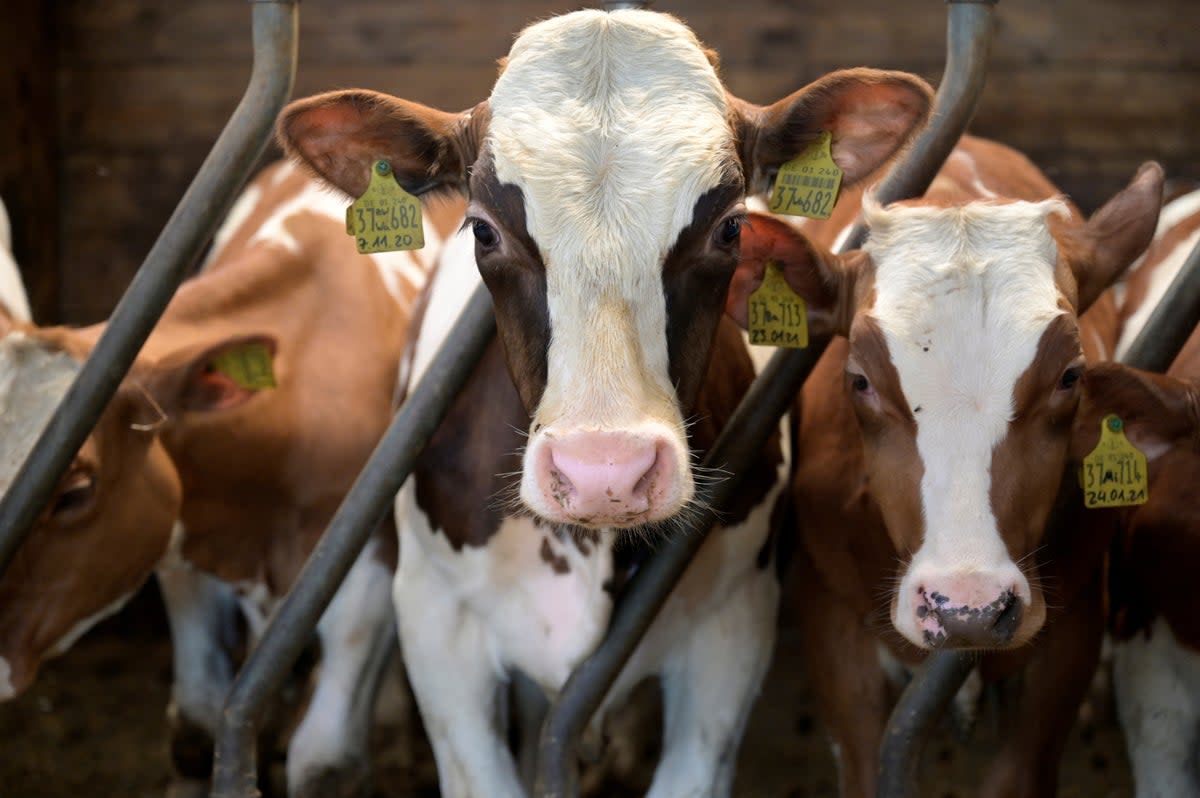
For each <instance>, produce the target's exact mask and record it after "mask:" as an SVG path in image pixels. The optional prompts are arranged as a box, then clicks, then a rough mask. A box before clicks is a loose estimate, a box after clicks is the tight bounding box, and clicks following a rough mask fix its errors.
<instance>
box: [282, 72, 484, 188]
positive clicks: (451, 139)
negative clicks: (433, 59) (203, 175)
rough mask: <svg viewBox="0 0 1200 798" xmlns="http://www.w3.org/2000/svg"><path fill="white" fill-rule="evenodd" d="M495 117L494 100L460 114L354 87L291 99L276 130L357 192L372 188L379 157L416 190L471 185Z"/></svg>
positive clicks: (325, 174)
mask: <svg viewBox="0 0 1200 798" xmlns="http://www.w3.org/2000/svg"><path fill="white" fill-rule="evenodd" d="M487 118H488V113H487V104H486V103H480V104H479V105H478V106H476V107H475V108H473V109H471V110H470V111H464V112H462V113H457V114H456V113H447V112H445V111H439V110H437V109H435V108H430V107H428V106H425V105H421V104H420V103H415V102H410V101H408V100H401V99H399V98H397V97H392V96H390V95H387V94H381V93H379V92H374V91H366V90H364V89H352V90H348V91H334V92H329V93H327V94H318V95H316V96H313V97H307V98H305V99H303V100H297V101H295V102H293V103H291V104H290V105H288V106H287V107H286V108H284V109H283V112H282V113H281V114H280V115H279V122H278V125H277V126H276V136H277V138H278V140H279V144H280V146H282V147H283V149H284V151H285V152H286V153H287V154H288V155H289V156H291V157H293V158H296V159H298V160H300V161H302V162H303V163H304V164H306V165H307V166H308V167H309V168H310V169H311V170H312V171H313V172H315V173H316V174H317V175H318V176H319V177H320V178H321V179H322V180H324V181H325V182H327V183H329V184H330V185H333V186H336V187H337V188H339V189H341V190H342V191H343V192H345V193H346V194H347V195H349V196H351V197H359V196H362V194H363V192H364V191H366V189H367V183H368V182H369V180H370V176H371V168H372V166H373V164H374V163H375V162H376V161H379V160H386V161H388V162H389V163H390V164H391V167H392V172H393V174H395V175H396V179H397V180H398V181H399V183H400V185H401V186H403V187H404V188H406V189H408V190H410V191H413V190H416V189H417V188H454V189H459V190H465V188H466V180H467V168H468V167H469V166H470V165H471V164H473V163H474V162H475V159H476V157H477V156H478V146H479V142H481V141H482V140H483V134H484V132H485V130H486V126H487Z"/></svg>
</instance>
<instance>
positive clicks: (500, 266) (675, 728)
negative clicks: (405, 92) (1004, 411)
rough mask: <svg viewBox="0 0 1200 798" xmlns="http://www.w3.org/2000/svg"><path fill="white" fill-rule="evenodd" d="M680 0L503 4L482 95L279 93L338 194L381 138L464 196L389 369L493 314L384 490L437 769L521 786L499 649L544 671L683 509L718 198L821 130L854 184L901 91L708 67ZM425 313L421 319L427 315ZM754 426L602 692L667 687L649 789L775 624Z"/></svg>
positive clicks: (716, 266) (485, 786)
mask: <svg viewBox="0 0 1200 798" xmlns="http://www.w3.org/2000/svg"><path fill="white" fill-rule="evenodd" d="M714 63H715V60H714V58H712V57H711V56H710V54H709V53H707V52H706V50H705V49H704V47H703V46H702V45H701V44H700V43H699V42H698V41H697V39H696V37H695V35H694V34H693V33H692V32H691V31H690V30H689V29H688V28H687V27H686V26H685V25H684V24H683V23H681V22H680V21H678V20H676V19H675V18H673V17H670V16H668V15H664V14H658V13H654V12H648V11H640V10H622V11H614V12H612V13H605V12H602V11H580V12H575V13H572V14H566V15H563V16H559V17H555V18H552V19H549V20H546V21H543V22H539V23H537V24H534V25H531V26H530V27H528V28H526V29H525V30H524V31H523V32H522V33H521V34H520V35H519V36H518V37H517V39H516V40H515V43H514V44H513V47H512V50H511V52H510V53H509V55H508V57H507V58H506V59H505V60H504V61H503V62H502V64H503V66H502V70H501V73H500V76H499V78H498V79H497V81H496V84H495V86H494V88H493V89H492V92H491V94H490V96H489V98H488V100H486V101H485V102H483V103H480V104H479V105H477V106H475V107H474V108H472V109H470V110H468V111H465V112H463V113H457V114H456V113H447V112H443V111H439V110H435V109H433V108H429V107H427V106H423V105H419V104H417V103H413V102H409V101H405V100H401V99H398V98H394V97H390V96H387V95H383V94H379V93H375V92H370V91H364V90H352V91H341V92H333V93H329V94H324V95H319V96H316V97H311V98H307V99H304V100H300V101H298V102H295V103H293V104H292V105H290V106H289V107H288V108H286V109H285V110H284V113H283V114H282V116H281V119H280V122H279V138H280V140H281V143H282V144H283V146H284V147H285V149H286V150H287V152H288V153H289V154H291V155H292V156H293V157H294V158H296V159H298V160H300V161H302V162H303V163H305V164H306V165H307V166H308V167H309V168H310V169H312V170H313V171H314V172H316V173H317V174H318V175H320V176H321V177H322V178H323V179H325V180H326V181H328V182H329V183H330V184H331V185H334V186H336V187H338V188H340V189H341V190H342V191H344V192H345V193H346V194H348V195H351V196H356V195H359V194H361V193H362V192H363V191H364V189H365V188H366V185H367V178H368V175H369V174H370V170H371V168H372V166H373V164H374V163H375V162H377V161H378V160H384V161H387V162H388V164H390V169H391V172H392V173H393V174H395V175H396V176H397V179H398V180H399V181H400V183H401V185H403V186H406V187H408V188H410V189H412V190H416V189H417V188H421V187H424V188H427V189H432V190H438V189H441V190H446V191H458V192H464V193H466V194H467V195H468V196H469V198H470V204H469V206H468V209H467V217H466V220H465V224H464V228H465V232H464V234H463V235H462V236H460V237H458V238H455V239H453V240H452V241H451V242H450V243H449V244H448V245H447V249H446V251H445V253H444V258H443V263H442V264H441V266H440V267H439V271H438V274H437V276H436V277H435V279H434V281H433V283H432V286H431V289H430V291H431V293H430V295H429V300H428V305H427V307H426V310H425V315H424V317H423V321H422V324H421V327H420V331H419V333H418V335H417V349H416V352H415V353H414V358H413V375H414V376H413V379H419V377H420V375H421V374H422V373H423V372H424V370H425V369H426V368H427V367H428V363H429V360H430V358H431V356H432V353H433V352H434V351H435V350H436V349H437V347H438V345H439V344H441V343H442V342H443V340H445V339H446V337H447V333H448V330H449V329H450V324H451V321H452V320H453V319H454V318H455V317H456V314H457V311H458V309H459V308H461V307H462V304H463V303H464V302H465V299H466V297H467V296H468V295H469V293H470V289H471V288H472V287H473V286H474V285H476V284H477V283H478V282H479V281H480V280H482V282H483V284H485V285H486V286H487V288H488V290H489V291H490V292H491V295H492V299H493V302H494V306H495V314H496V324H497V327H498V330H499V335H498V342H497V343H495V344H494V345H493V346H492V347H491V348H490V349H488V350H487V352H486V353H485V354H484V356H483V359H482V360H481V362H480V363H479V364H478V365H477V366H476V368H475V370H474V372H473V373H472V375H471V377H470V379H469V380H468V383H467V385H466V387H465V388H464V390H463V393H462V394H461V395H460V396H459V397H458V398H457V399H456V400H455V401H454V402H453V404H452V405H451V407H450V408H449V412H448V415H447V417H446V419H445V421H444V422H443V423H442V425H441V426H440V428H439V429H438V431H437V432H436V433H435V435H434V436H433V439H432V440H431V442H430V444H429V446H428V447H427V449H426V450H425V452H424V453H423V454H422V456H421V458H420V460H419V462H418V463H417V466H416V468H415V470H414V473H413V478H412V479H410V480H409V481H408V482H407V483H406V485H405V487H404V488H403V489H402V490H401V492H400V494H399V496H398V497H397V500H396V514H395V515H396V523H397V526H398V528H399V534H400V541H401V543H400V561H399V565H398V568H397V573H396V580H395V586H394V600H395V606H396V612H397V616H398V621H399V627H400V637H401V641H402V645H401V650H402V652H403V655H404V659H405V662H406V664H407V666H408V671H409V678H410V681H411V683H412V685H413V691H414V694H415V695H416V697H417V702H418V705H419V707H420V710H421V714H422V717H423V719H424V722H425V726H426V729H427V731H428V733H429V735H430V738H431V740H432V743H433V748H434V753H435V757H436V759H437V764H438V773H439V780H440V783H441V791H442V795H444V796H447V798H461V797H462V796H483V795H486V796H497V797H502V798H509V797H510V796H518V795H523V794H524V792H523V790H522V787H521V785H520V782H519V778H518V776H517V773H516V767H515V765H514V762H513V758H512V755H511V753H510V752H509V750H508V749H507V747H506V745H505V741H504V737H503V735H502V734H501V733H500V732H499V731H497V727H496V724H495V722H494V717H493V715H494V713H495V711H496V707H497V705H496V701H495V695H496V692H497V690H498V689H499V687H500V686H501V685H502V684H503V683H504V682H505V681H506V680H507V679H508V677H509V675H510V674H511V673H513V672H519V673H523V674H524V675H525V676H526V677H528V678H529V679H530V680H531V681H532V682H533V683H535V684H536V685H538V686H540V688H541V689H542V690H543V691H544V692H545V693H546V694H547V695H553V694H554V693H555V692H556V691H558V690H559V689H560V688H561V687H562V685H563V683H564V681H565V680H566V679H567V677H568V676H569V674H570V673H571V671H572V669H573V668H574V667H575V665H577V664H578V663H579V662H580V661H581V660H582V659H583V658H584V657H586V656H587V655H588V653H590V652H591V651H592V650H593V649H594V647H595V646H596V645H597V644H598V642H599V641H600V640H601V638H602V636H603V634H604V632H605V628H606V626H607V623H608V619H609V615H610V612H611V608H612V603H613V598H614V596H615V595H619V594H620V592H621V589H622V586H623V585H624V583H625V580H626V579H627V578H628V576H629V575H630V573H631V572H632V571H633V570H634V569H635V568H636V567H637V564H638V562H640V560H641V558H642V557H644V556H645V555H646V553H647V551H648V550H651V549H653V548H654V545H655V542H656V541H657V540H658V539H659V537H660V536H661V535H663V534H670V533H671V532H673V531H678V530H679V529H680V528H682V527H683V526H684V525H685V524H686V522H687V521H688V519H689V518H690V517H693V516H694V510H695V509H696V508H695V506H694V503H695V496H696V484H697V480H703V479H715V478H720V472H719V471H718V472H716V473H705V472H699V471H698V470H697V469H696V467H695V466H694V465H693V461H694V460H695V458H697V457H699V456H700V455H701V454H702V453H703V452H704V451H705V450H706V449H707V448H708V447H709V446H710V445H711V444H712V442H713V440H714V438H715V436H716V434H717V433H718V432H719V431H720V429H721V427H722V426H723V424H724V423H725V421H726V420H727V418H728V417H729V414H730V412H731V411H732V409H733V407H734V405H735V404H736V403H737V401H738V399H739V398H740V397H741V395H742V394H743V392H744V390H745V388H746V387H747V385H748V384H749V382H750V381H751V379H752V378H753V376H754V373H755V359H754V358H753V357H752V355H751V354H750V353H749V352H748V351H747V344H746V341H745V337H744V336H743V335H742V333H741V332H740V331H739V330H738V329H737V327H736V325H735V324H734V323H733V322H732V321H731V320H726V319H724V318H723V315H724V314H723V312H722V310H723V307H724V305H725V301H726V293H727V289H728V287H729V285H730V280H731V278H732V276H733V273H734V270H735V268H736V267H737V264H738V242H739V238H740V236H741V235H743V234H744V229H745V227H744V224H743V222H744V214H745V209H744V205H743V202H744V199H745V197H746V196H747V194H752V193H757V192H760V191H763V190H765V188H766V187H767V186H768V185H769V184H770V182H771V181H772V180H773V179H774V176H775V174H776V172H777V171H778V170H779V168H780V166H781V165H782V164H784V163H785V162H787V161H789V160H792V159H794V158H795V157H796V156H798V155H800V154H801V153H802V152H804V151H805V150H806V149H808V148H809V147H810V146H811V145H812V144H813V143H814V142H816V141H817V140H818V139H819V138H820V137H821V131H827V132H829V133H830V134H831V140H832V157H833V159H834V161H835V162H836V163H837V164H838V165H839V166H840V167H841V169H842V170H843V171H844V178H843V179H844V180H845V182H846V183H847V184H848V185H849V184H853V183H855V182H857V181H859V180H861V179H862V178H863V177H865V176H867V175H869V174H871V173H872V172H874V171H875V170H876V169H878V168H880V167H881V166H882V165H883V164H884V163H886V162H887V161H888V160H890V159H891V157H892V156H893V155H894V154H895V153H896V152H897V151H898V150H899V149H900V148H902V147H903V146H904V145H905V143H906V142H907V141H908V140H909V139H910V137H911V136H912V135H913V132H914V131H915V130H916V129H917V128H919V127H920V125H921V124H922V123H923V121H924V119H925V118H926V116H927V113H928V109H929V105H930V91H929V88H928V86H927V85H925V84H924V82H923V81H921V80H920V79H919V78H916V77H914V76H911V75H907V74H903V73H895V72H883V71H877V70H868V69H855V70H847V71H843V72H837V73H833V74H830V75H827V76H825V77H824V78H821V79H820V80H818V81H816V82H815V83H813V84H811V85H810V86H808V87H807V88H805V89H801V90H800V91H798V92H796V93H794V94H792V95H790V96H788V97H786V98H784V99H782V100H779V101H778V102H776V103H774V104H772V105H769V106H765V107H763V106H757V105H753V104H751V103H748V102H746V101H744V100H741V99H738V98H736V97H734V96H733V95H731V94H730V93H729V92H728V91H727V90H726V89H725V88H724V86H723V85H722V84H721V82H720V79H719V78H718V76H717V71H716V68H715V66H714ZM452 343H453V342H452V341H448V342H447V344H448V345H449V344H452ZM787 448H788V442H787V439H786V436H776V437H773V438H772V439H771V440H770V441H769V442H768V443H767V444H765V445H764V448H763V451H762V455H761V457H760V459H759V460H758V461H757V462H756V463H755V464H754V466H753V467H752V468H751V470H750V472H749V473H748V474H747V476H746V483H745V484H746V488H745V489H744V490H742V491H741V492H740V494H739V495H738V497H737V498H736V500H735V501H734V502H733V503H732V506H730V507H728V508H724V512H723V514H722V516H721V523H720V525H719V526H718V527H717V528H715V529H714V530H713V531H712V533H711V535H710V536H709V537H708V539H707V540H706V541H705V543H704V544H703V546H702V548H701V550H700V552H699V553H698V554H697V556H696V559H695V560H694V561H693V563H692V564H691V566H690V568H689V570H688V571H687V573H686V574H685V576H684V577H683V580H682V582H681V583H680V584H679V585H678V586H676V588H675V589H674V591H673V593H672V594H671V596H670V598H669V599H668V601H667V604H666V606H665V607H664V608H663V609H662V611H661V612H660V614H659V616H658V618H657V620H656V621H655V622H654V624H653V626H652V627H651V629H650V630H649V632H648V633H647V636H646V637H645V639H644V640H643V641H642V643H641V644H640V645H639V647H638V648H637V650H636V652H635V653H634V654H633V657H632V659H631V661H630V662H629V663H628V664H627V665H626V667H625V670H624V671H623V673H622V675H621V677H620V679H619V681H618V683H617V684H616V685H615V686H614V688H613V690H612V691H611V692H610V694H609V697H608V700H609V701H610V702H612V701H616V700H618V699H619V698H620V697H621V696H622V695H623V694H625V693H627V692H628V690H629V689H630V688H631V687H632V686H633V685H634V684H635V683H637V682H638V681H640V680H642V679H643V678H646V677H649V676H653V675H657V676H659V677H660V678H661V681H662V685H663V689H664V705H665V736H664V752H663V756H662V759H661V761H660V763H659V765H658V767H657V769H656V772H655V775H654V780H653V783H652V785H651V788H650V792H649V795H651V796H653V797H654V798H661V796H680V795H697V796H699V795H706V796H721V795H728V794H729V791H730V789H731V784H732V780H733V775H734V773H733V763H734V759H735V754H736V748H737V744H738V741H739V739H740V735H741V731H742V727H743V725H744V723H745V720H746V716H747V714H748V712H749V709H750V707H751V704H752V701H753V698H754V696H755V694H756V692H757V690H758V687H759V683H760V681H761V679H762V675H763V673H764V671H765V669H766V667H767V664H768V660H769V657H770V653H771V650H772V646H773V640H774V622H775V616H776V610H777V597H778V584H777V581H776V578H775V575H774V573H773V571H774V569H773V567H772V563H773V562H774V561H775V558H774V557H773V548H772V545H771V542H772V540H771V536H770V530H771V528H772V526H773V522H774V523H775V524H777V523H778V518H779V517H780V515H781V514H782V512H783V511H780V510H778V507H779V506H780V502H779V501H777V500H778V499H780V498H781V494H782V487H783V483H784V482H785V481H786V476H787V470H788V459H787Z"/></svg>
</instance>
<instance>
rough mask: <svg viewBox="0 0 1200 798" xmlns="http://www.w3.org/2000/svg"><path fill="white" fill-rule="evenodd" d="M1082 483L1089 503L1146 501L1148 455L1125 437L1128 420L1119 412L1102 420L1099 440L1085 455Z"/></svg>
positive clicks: (1121, 504)
mask: <svg viewBox="0 0 1200 798" xmlns="http://www.w3.org/2000/svg"><path fill="white" fill-rule="evenodd" d="M1080 483H1081V485H1082V487H1083V503H1084V504H1085V505H1086V506H1088V507H1129V506H1132V505H1135V504H1145V503H1146V499H1147V495H1148V494H1147V492H1148V490H1149V488H1148V487H1147V481H1146V455H1144V454H1142V453H1141V452H1140V451H1138V450H1137V447H1135V446H1134V445H1133V444H1132V443H1130V442H1129V439H1128V438H1126V437H1125V423H1124V422H1123V421H1121V419H1120V417H1119V416H1115V415H1107V416H1105V417H1104V418H1103V419H1102V420H1101V421H1100V442H1099V443H1097V444H1096V448H1095V449H1092V452H1091V454H1089V455H1088V456H1087V457H1085V458H1083V469H1082V470H1081V472H1080Z"/></svg>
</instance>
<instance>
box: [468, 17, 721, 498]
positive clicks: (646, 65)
mask: <svg viewBox="0 0 1200 798" xmlns="http://www.w3.org/2000/svg"><path fill="white" fill-rule="evenodd" d="M489 105H490V110H491V115H492V116H491V123H490V129H489V134H488V144H489V146H490V148H491V151H492V153H493V155H494V158H495V167H496V175H497V177H498V178H499V179H500V181H502V182H505V183H512V184H515V185H517V186H518V187H520V188H521V190H522V192H523V193H524V197H525V213H526V219H527V226H528V232H529V234H530V235H531V236H532V238H533V240H534V241H536V242H537V244H538V246H539V247H540V249H541V255H542V259H543V261H544V262H545V265H546V282H547V305H548V309H549V315H550V327H551V338H550V347H549V354H548V366H549V368H548V373H549V378H548V381H547V385H546V390H545V393H544V395H543V397H542V402H541V405H540V407H539V408H538V411H537V414H536V420H537V421H538V423H539V424H541V425H542V426H544V427H545V426H550V425H555V424H558V425H562V426H564V427H571V426H576V425H578V426H586V427H589V428H592V429H620V428H623V427H625V426H628V425H632V424H636V423H639V422H642V421H646V420H654V421H657V422H659V423H661V424H662V425H664V426H666V427H667V428H668V429H669V430H671V431H672V432H673V435H674V437H675V438H676V439H677V442H678V443H679V445H678V446H677V447H676V449H677V450H678V451H677V456H678V457H679V460H680V462H679V465H680V468H679V473H681V474H687V473H688V468H687V462H686V447H685V446H683V440H684V438H683V430H682V419H681V418H680V414H679V409H678V407H677V403H676V400H675V394H674V390H673V387H672V385H671V381H670V378H669V374H668V356H667V341H666V336H665V334H664V331H665V329H666V302H665V297H664V295H663V291H662V261H663V259H664V257H665V256H666V254H667V253H668V251H669V250H670V248H671V246H672V244H673V243H674V242H675V240H676V238H677V237H678V235H679V233H680V231H681V230H683V228H684V227H686V226H687V225H688V224H689V223H690V222H691V219H692V214H693V209H694V206H695V204H696V201H697V200H698V199H699V198H700V196H701V195H703V194H704V193H705V192H706V191H708V190H710V189H712V188H713V187H714V186H716V185H717V184H718V183H719V182H720V181H721V179H722V177H723V176H724V175H725V174H727V172H728V169H729V167H730V166H731V164H732V163H733V162H734V161H733V159H734V154H733V136H732V131H731V129H730V127H729V125H728V122H727V120H726V115H727V112H728V108H727V103H726V97H725V92H724V89H723V87H722V86H721V83H720V81H719V80H718V78H717V75H716V73H715V71H714V70H713V68H712V66H711V64H710V63H709V62H708V59H707V58H706V56H705V54H704V52H703V51H702V49H701V48H700V46H699V44H698V42H697V40H696V38H695V36H694V35H693V34H692V33H691V31H689V30H688V29H687V28H686V27H684V26H683V25H681V24H680V23H679V22H678V21H676V20H674V19H672V18H671V17H668V16H665V15H662V14H656V13H652V12H646V11H618V12H613V13H611V14H610V13H605V12H602V11H580V12H576V13H574V14H567V15H564V16H561V17H556V18H554V19H551V20H548V21H546V22H542V23H539V24H537V25H534V26H531V27H530V28H528V29H526V30H525V32H524V33H522V35H521V36H520V37H519V38H518V39H517V41H516V43H515V44H514V45H513V48H512V52H511V53H510V56H509V60H508V64H507V66H506V68H505V71H504V73H503V74H502V75H501V76H500V78H499V80H498V81H497V82H496V86H495V89H494V90H493V92H492V96H491V99H490V101H489ZM538 439H539V435H538V434H535V435H534V436H533V438H532V439H531V441H530V447H529V452H528V453H527V459H526V462H527V463H530V462H532V460H531V459H530V456H531V455H532V454H533V452H534V449H535V446H536V445H537V443H538ZM523 495H524V491H523ZM686 495H687V496H690V495H691V486H690V481H689V484H688V485H687V489H686ZM526 498H527V499H528V498H529V497H528V496H526Z"/></svg>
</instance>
